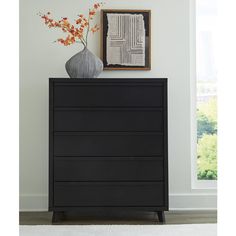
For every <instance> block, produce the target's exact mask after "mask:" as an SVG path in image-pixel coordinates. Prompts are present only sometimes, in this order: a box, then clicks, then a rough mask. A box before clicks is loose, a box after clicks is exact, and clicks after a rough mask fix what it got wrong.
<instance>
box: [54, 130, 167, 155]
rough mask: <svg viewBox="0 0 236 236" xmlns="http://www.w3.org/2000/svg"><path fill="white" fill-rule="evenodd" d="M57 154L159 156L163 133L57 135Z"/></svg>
mask: <svg viewBox="0 0 236 236" xmlns="http://www.w3.org/2000/svg"><path fill="white" fill-rule="evenodd" d="M54 155H56V156H71V155H72V156H159V155H161V156H162V155H163V135H162V134H159V133H155V132H153V133H148V134H147V133H144V132H140V133H138V132H137V133H135V134H132V133H125V134H124V133H123V132H121V133H118V132H117V133H115V132H114V133H112V132H107V133H99V132H98V133H96V132H95V133H91V134H90V133H89V132H85V133H76V132H75V133H72V132H68V133H67V132H64V133H63V132H62V133H59V134H58V133H56V134H55V135H54Z"/></svg>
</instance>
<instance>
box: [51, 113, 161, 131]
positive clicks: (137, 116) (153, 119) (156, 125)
mask: <svg viewBox="0 0 236 236" xmlns="http://www.w3.org/2000/svg"><path fill="white" fill-rule="evenodd" d="M54 130H55V131H163V112H162V111H155V110H146V111H145V110H144V111H140V110H133V111H132V110H118V111H117V110H77V111H76V110H70V111H66V110H64V111H61V110H55V111H54Z"/></svg>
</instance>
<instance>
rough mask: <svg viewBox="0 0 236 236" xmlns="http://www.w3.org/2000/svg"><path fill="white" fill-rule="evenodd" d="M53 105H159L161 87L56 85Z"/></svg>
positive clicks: (161, 93)
mask: <svg viewBox="0 0 236 236" xmlns="http://www.w3.org/2000/svg"><path fill="white" fill-rule="evenodd" d="M54 106H55V107H96V106H98V107H143V106H144V107H160V106H163V87H162V86H160V85H159V86H156V85H155V84H152V85H148V86H147V85H146V86H145V85H142V86H139V85H129V86H127V85H106V86H101V85H93V84H91V85H79V86H78V85H76V84H73V85H64V86H63V85H57V84H55V87H54Z"/></svg>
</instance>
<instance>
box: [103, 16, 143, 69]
mask: <svg viewBox="0 0 236 236" xmlns="http://www.w3.org/2000/svg"><path fill="white" fill-rule="evenodd" d="M107 21H108V32H107V64H108V65H116V64H119V65H124V66H145V27H144V18H143V15H141V14H107Z"/></svg>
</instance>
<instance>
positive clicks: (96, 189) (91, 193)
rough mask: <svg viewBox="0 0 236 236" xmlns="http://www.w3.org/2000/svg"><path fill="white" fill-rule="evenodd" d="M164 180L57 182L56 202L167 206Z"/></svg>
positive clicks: (57, 203)
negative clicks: (165, 203) (165, 204)
mask: <svg viewBox="0 0 236 236" xmlns="http://www.w3.org/2000/svg"><path fill="white" fill-rule="evenodd" d="M163 205H164V183H163V182H149V183H147V182H136V183H135V182H126V183H124V182H123V183H122V182H113V183H108V182H103V183H101V182H96V183H95V182H93V183H81V182H67V183H66V182H57V183H54V206H55V207H59V206H64V207H65V206H163Z"/></svg>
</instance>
